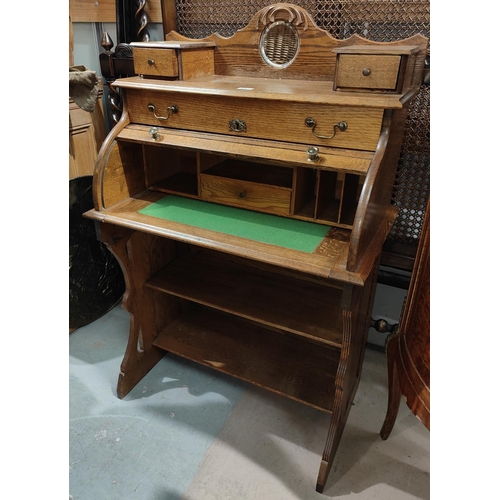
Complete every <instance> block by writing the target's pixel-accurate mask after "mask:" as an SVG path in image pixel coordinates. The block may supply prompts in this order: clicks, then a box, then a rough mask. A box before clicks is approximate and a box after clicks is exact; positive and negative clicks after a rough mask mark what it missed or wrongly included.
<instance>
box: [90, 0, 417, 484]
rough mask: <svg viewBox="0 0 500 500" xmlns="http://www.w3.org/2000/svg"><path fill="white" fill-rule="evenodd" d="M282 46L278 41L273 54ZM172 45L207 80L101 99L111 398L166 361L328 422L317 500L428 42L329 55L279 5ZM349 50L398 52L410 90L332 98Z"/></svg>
mask: <svg viewBox="0 0 500 500" xmlns="http://www.w3.org/2000/svg"><path fill="white" fill-rule="evenodd" d="M275 27H277V28H278V29H277V31H276V30H275V29H274V28H275ZM264 36H270V37H271V38H270V39H269V40H263V37H264ZM279 36H285V38H286V37H292V39H291V40H285V42H287V43H285V45H286V47H285V50H284V52H283V53H280V50H282V49H280V48H279V47H281V45H280V44H279V43H278V42H277V38H279ZM293 37H296V38H295V39H294V38H293ZM180 42H183V43H188V44H189V49H190V50H192V51H194V50H196V44H197V43H199V44H200V45H199V48H200V50H201V49H203V50H201V52H200V53H202V54H205V51H206V50H208V49H207V47H209V50H210V51H211V53H212V54H213V59H210V61H211V62H210V65H211V68H212V69H211V70H208V71H207V72H206V74H204V75H203V76H193V77H190V78H186V73H184V72H182V71H178V75H177V76H156V77H154V75H152V74H151V72H148V73H147V74H143V75H138V76H136V77H130V78H124V79H120V80H117V81H116V82H115V83H114V86H115V87H117V88H119V89H120V92H121V95H122V97H123V103H124V111H123V114H122V117H121V120H120V122H119V123H118V124H117V125H116V126H115V128H114V129H113V130H112V131H111V133H110V134H109V136H108V137H107V139H106V141H105V143H104V145H103V147H102V149H101V151H100V153H99V158H98V161H97V166H96V171H95V174H94V185H93V190H94V204H95V209H94V210H92V211H90V212H88V213H87V214H86V215H87V216H88V217H90V218H92V219H94V220H95V221H97V227H98V234H99V238H100V239H101V240H102V241H103V242H105V243H106V244H107V245H108V246H109V248H110V249H111V250H112V252H113V253H114V254H115V256H116V257H117V258H118V259H119V261H120V262H121V265H122V269H123V271H124V273H125V275H126V277H127V279H126V281H127V293H126V294H125V298H124V307H125V308H126V309H127V310H128V311H129V312H130V314H131V326H130V337H129V342H128V345H127V350H126V353H125V356H124V359H123V363H122V366H121V371H120V375H119V380H118V389H117V392H118V396H119V397H123V396H125V395H126V394H127V393H128V392H129V391H130V390H131V389H132V388H133V387H134V386H135V385H136V384H137V383H138V382H139V381H140V380H141V378H142V377H143V376H144V375H145V374H146V373H147V372H148V371H149V370H150V369H151V368H152V367H153V366H154V365H155V364H156V362H157V361H158V360H159V359H160V358H161V357H162V356H163V355H164V354H165V353H166V352H169V353H173V354H175V355H180V356H182V357H185V358H188V359H190V360H193V361H195V362H197V363H201V364H203V365H206V366H210V367H212V368H214V369H216V370H220V371H222V372H224V373H228V374H230V375H233V376H234V377H237V378H240V379H243V380H246V381H249V382H251V383H254V384H256V385H258V386H260V387H263V388H266V389H268V390H270V391H273V392H275V393H277V394H280V395H282V396H286V397H289V398H291V399H294V400H296V401H299V402H302V403H304V404H307V405H310V406H312V407H314V408H317V409H319V410H321V411H325V412H328V413H330V414H331V425H330V427H329V428H328V429H325V451H324V454H323V457H322V461H321V463H320V464H318V465H319V474H318V479H317V485H316V488H317V490H318V491H322V490H323V488H324V486H325V483H326V479H327V476H328V472H329V470H330V468H331V466H332V462H333V458H334V455H335V451H336V449H337V447H338V444H339V440H340V437H341V434H342V430H343V428H344V425H345V422H346V419H347V416H348V413H349V409H350V406H351V403H352V400H353V398H354V395H355V393H356V389H357V386H358V382H359V377H360V372H361V366H362V361H363V354H364V348H365V344H366V337H367V332H368V327H369V323H370V313H371V307H372V302H373V296H374V289H375V284H376V275H377V267H378V262H379V258H380V253H381V249H382V245H383V242H384V240H385V238H386V237H387V234H388V232H389V231H390V228H391V226H392V224H393V222H394V219H395V217H396V213H397V210H396V208H395V207H393V206H391V205H390V199H391V191H392V183H393V179H394V174H395V168H396V164H397V158H398V152H399V148H400V144H401V140H402V132H403V126H402V124H403V123H404V120H405V117H406V114H407V110H408V102H409V101H410V99H411V98H412V96H414V95H415V93H416V92H417V91H418V87H416V86H414V85H413V84H412V82H413V81H416V80H418V75H420V77H421V73H422V70H423V58H424V56H425V52H426V48H427V39H426V38H424V37H422V36H414V37H412V38H410V39H407V40H404V41H402V42H401V43H399V42H396V43H390V44H384V43H375V42H369V41H368V40H365V39H363V38H361V37H358V36H355V37H352V38H351V39H349V40H343V41H340V40H336V39H334V38H332V37H331V36H330V35H329V34H328V33H326V32H325V31H323V30H321V29H319V28H317V27H316V26H315V24H314V22H313V20H312V19H311V17H310V16H309V14H308V13H307V12H306V11H305V10H303V9H302V8H300V7H297V6H294V5H289V4H277V5H275V6H269V7H266V8H264V9H262V10H261V11H259V12H258V13H257V14H256V15H255V16H254V18H253V19H252V20H251V21H250V23H249V25H248V26H247V28H245V29H243V30H240V31H238V33H236V34H235V35H234V36H233V37H231V38H222V37H220V36H218V35H212V36H211V37H208V38H207V39H203V40H199V41H195V40H187V39H185V38H184V37H182V36H180V35H178V34H177V33H175V32H172V33H170V34H169V35H168V36H167V40H166V43H164V44H162V45H161V47H160V48H159V47H158V46H157V44H154V46H152V48H154V49H155V50H160V51H171V52H170V53H169V55H167V56H165V58H164V59H165V60H169V61H175V60H176V58H177V62H178V61H179V58H182V57H183V56H182V55H181V56H179V52H178V51H179V47H181V45H180ZM288 42H290V43H288ZM350 46H355V47H359V46H362V47H363V48H364V49H366V50H365V52H366V53H367V54H372V52H371V51H373V54H372V55H373V62H374V64H377V65H378V64H379V62H380V60H381V59H380V58H381V57H384V53H385V52H384V51H385V50H386V49H387V52H388V53H389V54H390V56H391V57H403V56H402V55H401V54H403V53H406V52H409V53H411V54H412V57H413V58H414V60H413V63H412V68H413V69H412V72H410V73H409V72H408V71H407V70H406V69H405V70H404V72H403V73H401V74H400V72H401V68H402V66H403V65H402V63H401V61H400V63H399V66H398V69H397V76H396V77H395V78H396V80H397V82H398V83H397V85H400V88H401V89H403V88H406V89H408V90H407V91H405V92H404V93H398V92H396V91H394V92H391V93H388V92H382V91H380V92H375V91H374V89H373V88H372V89H370V90H369V91H360V89H358V91H357V92H347V91H345V90H340V89H339V90H333V86H334V80H335V79H336V78H337V76H338V72H337V71H336V64H338V63H337V59H336V57H337V56H336V55H335V53H334V52H335V51H337V52H339V50H340V51H341V49H343V48H344V49H345V50H346V51H347V49H348V48H349V47H350ZM399 46H402V47H404V49H401V50H400V51H399V52H401V54H400V55H399V56H395V55H394V53H395V52H397V51H398V47H399ZM290 47H295V49H294V50H295V52H294V53H290ZM373 47H376V49H377V50H376V51H374V50H373V49H372V48H373ZM408 47H411V49H408ZM139 49H140V50H146V51H147V45H145V44H141V46H140V47H139ZM346 53H348V52H346ZM150 54H152V52H151V53H150ZM342 54H344V53H342ZM205 55H206V54H205ZM358 55H359V54H357V53H356V57H358ZM135 56H136V52H134V57H135ZM174 56H175V57H174ZM139 57H140V58H141V59H142V58H143V54H142V53H140V56H139ZM146 57H149V56H146ZM363 57H365V58H366V57H367V56H366V54H365V55H364V56H363ZM154 58H155V61H156V60H157V59H158V56H156V55H155V56H154ZM161 58H162V57H161V54H160V59H161ZM206 60H207V59H206V58H205V57H203V61H204V63H203V64H206ZM360 62H361V65H362V66H363V65H365V63H366V59H363V60H362V61H361V60H360ZM141 64H142V63H141ZM356 65H358V63H357V62H356ZM146 66H150V65H147V64H146ZM393 66H394V68H395V67H396V66H397V65H392V63H391V65H390V68H389V67H388V69H387V71H389V72H390V71H396V70H395V69H394V68H393ZM406 67H407V66H406ZM177 68H179V66H177ZM146 70H147V68H146ZM345 71H346V70H345V68H344V69H342V72H343V73H345ZM384 71H385V70H384ZM181 74H182V75H183V78H181V77H180V75H181ZM336 75H337V76H336ZM415 75H416V76H415ZM393 76H394V75H393ZM391 78H392V77H391ZM393 80H394V78H393ZM353 81H354V80H353ZM391 82H392V80H391ZM399 82H401V83H399ZM377 85H378V84H377ZM391 85H393V83H391ZM394 85H395V86H396V84H394ZM384 86H385V83H384ZM395 88H396V87H395Z"/></svg>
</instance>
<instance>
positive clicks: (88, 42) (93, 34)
mask: <svg viewBox="0 0 500 500" xmlns="http://www.w3.org/2000/svg"><path fill="white" fill-rule="evenodd" d="M147 29H148V31H149V36H150V39H151V41H158V40H162V39H163V27H162V25H161V24H159V23H150V24H148V27H147ZM104 31H107V32H108V34H109V36H110V37H111V39H112V40H113V43H114V47H116V45H117V43H118V41H117V38H116V23H102V24H100V25H98V24H97V23H73V39H74V49H73V56H74V63H75V66H77V65H82V66H85V67H86V68H88V69H90V70H92V71H96V72H97V74H98V75H99V76H101V68H100V67H99V54H100V53H101V52H102V51H103V50H104V49H103V48H102V47H101V36H100V33H102V32H104ZM114 47H113V48H114Z"/></svg>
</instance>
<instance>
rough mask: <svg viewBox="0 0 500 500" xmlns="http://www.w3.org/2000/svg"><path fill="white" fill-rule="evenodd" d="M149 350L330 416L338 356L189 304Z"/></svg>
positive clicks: (306, 343)
mask: <svg viewBox="0 0 500 500" xmlns="http://www.w3.org/2000/svg"><path fill="white" fill-rule="evenodd" d="M187 305H188V307H187V309H186V310H185V311H184V312H183V313H181V314H180V315H179V316H178V317H177V318H176V319H175V320H174V321H172V322H171V323H169V324H168V326H167V327H166V328H165V329H164V330H163V331H162V332H160V334H159V335H158V337H157V338H156V340H155V341H154V342H153V343H154V345H155V346H157V347H160V348H161V349H165V350H167V351H169V352H172V353H174V354H177V355H179V356H182V357H184V358H187V359H190V360H192V361H196V362H197V363H201V364H203V365H205V366H209V367H211V368H215V369H216V370H219V371H221V372H224V373H227V374H229V375H232V376H234V377H237V378H239V379H241V380H245V381H247V382H251V383H253V384H255V385H257V386H259V387H263V388H265V389H268V390H270V391H273V392H276V393H278V394H281V395H283V396H286V397H288V398H291V399H294V400H295V401H299V402H301V403H305V404H307V405H309V406H312V407H314V408H317V409H320V410H323V411H327V412H331V411H332V407H333V400H334V394H335V375H336V372H337V367H338V363H339V355H340V353H339V352H338V351H337V350H334V349H324V348H322V347H321V346H318V345H316V344H313V343H310V342H305V341H303V340H302V339H300V338H298V337H290V336H287V335H282V334H280V333H276V332H274V331H272V330H268V329H265V328H261V327H259V326H256V325H254V324H252V323H250V322H248V321H244V320H241V319H239V318H236V317H234V316H230V315H227V314H224V313H221V312H219V311H214V310H209V309H207V308H205V307H202V306H197V305H195V304H187Z"/></svg>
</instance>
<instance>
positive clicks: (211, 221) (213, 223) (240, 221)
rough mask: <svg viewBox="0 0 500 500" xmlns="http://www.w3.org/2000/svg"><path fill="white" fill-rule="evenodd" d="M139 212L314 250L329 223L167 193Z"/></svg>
mask: <svg viewBox="0 0 500 500" xmlns="http://www.w3.org/2000/svg"><path fill="white" fill-rule="evenodd" d="M139 213H141V214H144V215H149V216H151V217H157V218H159V219H165V220H170V221H172V222H180V223H182V224H187V225H189V226H195V227H199V228H202V229H209V230H211V231H217V232H219V233H224V234H230V235H232V236H239V237H241V238H247V239H250V240H254V241H259V242H261V243H269V244H271V245H276V246H280V247H283V248H290V249H292V250H300V251H301V252H307V253H312V252H313V251H314V250H315V248H316V247H317V246H318V245H319V244H320V243H321V240H322V239H323V238H324V237H325V235H326V233H327V232H328V231H329V229H330V227H329V226H325V225H323V224H315V223H313V222H306V221H301V220H295V219H287V218H285V217H279V216H277V215H269V214H263V213H260V212H253V211H251V210H244V209H241V208H234V207H227V206H224V205H218V204H216V203H209V202H206V201H201V200H193V199H191V198H182V197H180V196H175V195H168V196H165V198H162V199H161V200H159V201H157V202H156V203H152V204H151V205H149V206H147V207H146V208H144V209H142V210H139Z"/></svg>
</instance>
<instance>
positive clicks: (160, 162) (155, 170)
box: [144, 146, 198, 197]
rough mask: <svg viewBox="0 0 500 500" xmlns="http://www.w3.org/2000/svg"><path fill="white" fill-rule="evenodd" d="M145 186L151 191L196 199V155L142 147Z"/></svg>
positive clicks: (154, 147) (176, 150)
mask: <svg viewBox="0 0 500 500" xmlns="http://www.w3.org/2000/svg"><path fill="white" fill-rule="evenodd" d="M144 170H145V180H146V186H147V187H148V188H149V189H152V190H153V191H161V192H163V193H175V194H182V195H185V196H189V197H198V175H197V161H196V153H195V152H193V151H183V150H179V149H173V148H166V147H162V146H144Z"/></svg>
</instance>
